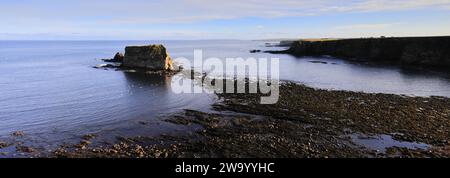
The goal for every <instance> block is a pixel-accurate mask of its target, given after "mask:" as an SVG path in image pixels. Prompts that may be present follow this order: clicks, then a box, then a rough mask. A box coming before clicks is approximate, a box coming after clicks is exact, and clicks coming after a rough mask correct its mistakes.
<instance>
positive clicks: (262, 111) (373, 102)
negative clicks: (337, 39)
mask: <svg viewBox="0 0 450 178" xmlns="http://www.w3.org/2000/svg"><path fill="white" fill-rule="evenodd" d="M280 95H281V96H280V97H281V98H280V101H279V102H278V103H277V104H275V105H261V104H259V98H260V95H259V94H221V95H218V96H219V97H220V98H221V99H222V101H221V102H218V103H216V104H214V105H213V108H214V110H215V111H216V112H214V113H205V112H200V111H195V110H185V111H184V112H181V113H174V114H173V115H170V116H166V117H165V118H164V120H165V121H166V122H169V123H173V124H176V125H183V126H186V127H192V129H194V130H195V131H194V132H193V133H192V134H183V135H160V136H156V137H144V136H138V135H137V136H135V137H130V138H120V139H118V140H117V143H116V144H111V145H102V146H90V143H91V142H90V141H87V142H83V143H80V144H78V145H73V146H64V147H61V148H60V149H58V150H56V151H53V152H52V153H51V157H75V158H77V157H125V158H129V157H131V158H167V157H171V158H172V157H188V158H199V157H204V158H210V157H226V158H236V157H238V158H242V157H243V158H255V157H256V158H309V157H318V158H330V157H345V158H348V157H450V99H449V98H445V97H427V98H425V97H409V96H401V95H391V94H368V93H359V92H349V91H328V90H319V89H314V88H310V87H306V86H304V85H299V84H294V83H284V84H282V85H281V88H280ZM383 139H388V140H383ZM389 139H391V140H389ZM367 143H369V144H367ZM370 143H371V144H370ZM80 145H81V146H80ZM415 145H418V146H415Z"/></svg>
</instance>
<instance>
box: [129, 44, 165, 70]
mask: <svg viewBox="0 0 450 178" xmlns="http://www.w3.org/2000/svg"><path fill="white" fill-rule="evenodd" d="M123 65H124V66H125V67H138V68H146V69H150V70H173V66H172V59H171V58H170V55H169V53H168V52H167V50H166V48H165V47H164V46H163V45H148V46H127V47H126V48H125V56H124V59H123Z"/></svg>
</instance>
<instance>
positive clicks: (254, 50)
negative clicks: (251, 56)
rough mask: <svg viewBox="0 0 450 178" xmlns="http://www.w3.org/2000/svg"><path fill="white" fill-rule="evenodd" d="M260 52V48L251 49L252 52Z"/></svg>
mask: <svg viewBox="0 0 450 178" xmlns="http://www.w3.org/2000/svg"><path fill="white" fill-rule="evenodd" d="M260 52H261V50H259V49H253V50H250V53H260Z"/></svg>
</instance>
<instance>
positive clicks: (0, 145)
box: [0, 141, 8, 149]
mask: <svg viewBox="0 0 450 178" xmlns="http://www.w3.org/2000/svg"><path fill="white" fill-rule="evenodd" d="M7 146H8V143H6V142H2V141H0V149H1V148H5V147H7Z"/></svg>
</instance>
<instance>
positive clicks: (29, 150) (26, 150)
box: [16, 146, 35, 153]
mask: <svg viewBox="0 0 450 178" xmlns="http://www.w3.org/2000/svg"><path fill="white" fill-rule="evenodd" d="M16 150H17V152H22V153H32V152H34V151H35V150H34V149H33V148H31V147H27V146H16Z"/></svg>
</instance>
